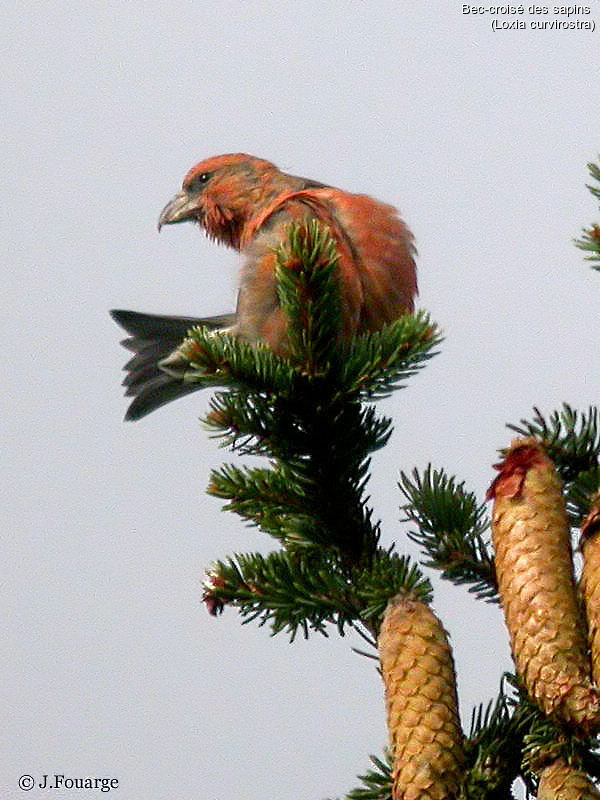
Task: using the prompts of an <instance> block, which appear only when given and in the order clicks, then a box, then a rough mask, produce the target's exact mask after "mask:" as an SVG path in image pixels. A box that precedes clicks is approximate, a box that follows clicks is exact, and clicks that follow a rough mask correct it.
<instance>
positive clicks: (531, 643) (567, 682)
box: [488, 438, 600, 733]
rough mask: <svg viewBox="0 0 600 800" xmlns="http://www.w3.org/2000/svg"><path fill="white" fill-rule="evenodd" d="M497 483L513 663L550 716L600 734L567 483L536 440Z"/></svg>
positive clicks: (510, 458)
mask: <svg viewBox="0 0 600 800" xmlns="http://www.w3.org/2000/svg"><path fill="white" fill-rule="evenodd" d="M497 469H499V470H500V474H499V475H498V476H497V477H496V479H495V480H494V482H493V483H492V485H491V487H490V490H489V492H488V499H489V498H494V499H495V503H494V513H493V518H492V534H493V541H494V549H495V551H496V573H497V578H498V586H499V590H500V597H501V600H502V607H503V609H504V616H505V619H506V625H507V627H508V631H509V634H510V640H511V646H512V652H513V657H514V660H515V663H516V666H517V670H518V672H519V674H520V676H521V677H522V679H523V681H524V683H525V686H526V688H527V691H528V692H529V694H530V696H531V697H532V698H533V700H534V701H535V702H536V703H537V704H538V705H539V706H540V708H541V709H542V711H544V713H546V714H556V715H557V716H559V717H560V718H562V719H563V720H564V721H566V722H569V723H571V724H573V725H575V726H577V727H579V728H580V729H581V730H582V731H583V732H584V733H589V732H590V731H592V730H594V729H597V727H598V724H599V722H600V699H599V696H598V692H597V691H596V689H595V688H594V687H592V685H591V680H590V664H589V661H588V658H587V654H586V641H585V633H584V630H583V625H582V620H581V617H580V613H579V608H578V604H577V599H576V593H575V579H574V575H573V556H572V552H571V544H570V539H569V526H568V522H567V514H566V510H565V503H564V499H563V496H562V484H561V481H560V478H559V477H558V475H557V473H556V470H555V468H554V465H553V463H552V461H551V460H550V459H549V458H548V456H547V455H546V453H545V451H544V450H543V448H542V446H541V445H540V444H539V443H538V442H536V440H535V439H531V438H530V439H517V440H515V441H514V442H513V443H512V445H511V447H510V449H509V452H508V454H507V456H506V459H505V460H504V462H503V463H502V464H499V465H497Z"/></svg>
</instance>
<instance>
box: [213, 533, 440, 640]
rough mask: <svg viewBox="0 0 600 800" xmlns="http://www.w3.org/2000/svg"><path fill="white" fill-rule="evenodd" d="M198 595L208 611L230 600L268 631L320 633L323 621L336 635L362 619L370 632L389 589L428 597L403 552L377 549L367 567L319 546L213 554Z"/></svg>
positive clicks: (427, 585)
mask: <svg viewBox="0 0 600 800" xmlns="http://www.w3.org/2000/svg"><path fill="white" fill-rule="evenodd" d="M204 586H205V592H204V600H205V602H206V603H207V606H208V608H209V610H211V611H212V612H213V613H216V611H220V610H222V608H223V606H225V605H233V606H236V607H237V608H238V609H239V611H240V613H241V615H242V617H244V618H245V619H244V621H245V622H249V621H252V620H255V619H258V621H259V624H260V625H264V624H266V623H267V622H268V623H270V625H271V630H272V633H273V634H276V633H280V632H281V631H286V632H287V633H288V634H289V635H290V639H292V640H293V639H294V638H295V637H296V635H297V632H298V630H301V631H302V633H303V635H304V637H305V638H308V635H309V633H310V631H313V632H317V633H321V634H323V635H325V636H327V635H328V634H327V629H326V626H327V624H331V625H335V626H336V627H337V630H338V633H339V634H340V635H341V636H343V635H344V634H345V632H346V628H347V627H348V626H354V625H355V623H362V624H363V625H365V626H366V627H367V629H368V630H369V631H371V632H372V633H373V632H376V631H377V630H378V627H379V623H380V620H381V617H382V616H383V613H384V611H385V607H386V605H387V603H388V601H389V599H390V597H391V596H393V595H394V594H397V593H399V592H404V593H411V594H412V595H414V596H415V597H419V598H420V599H423V600H424V601H429V600H431V596H432V590H431V584H430V583H429V581H428V580H427V578H425V577H424V576H423V574H422V573H421V571H420V570H419V568H418V567H417V565H416V564H413V563H412V562H411V561H410V559H409V558H408V556H398V555H397V554H396V553H393V552H390V551H387V550H383V549H380V550H378V551H377V553H376V554H375V556H374V557H373V559H372V562H371V566H370V568H365V567H364V566H362V567H353V568H351V569H350V570H348V568H347V566H346V564H345V563H344V562H343V561H342V560H341V559H339V558H336V557H335V555H334V554H332V553H327V551H325V550H324V549H323V548H317V547H315V548H312V549H308V548H306V549H305V550H303V551H294V552H286V551H277V552H273V553H269V555H267V556H263V555H261V554H260V553H249V554H237V555H236V556H235V557H234V558H228V559H226V560H225V561H217V562H215V564H213V566H212V567H211V569H210V570H209V572H208V573H207V576H206V580H205V584H204Z"/></svg>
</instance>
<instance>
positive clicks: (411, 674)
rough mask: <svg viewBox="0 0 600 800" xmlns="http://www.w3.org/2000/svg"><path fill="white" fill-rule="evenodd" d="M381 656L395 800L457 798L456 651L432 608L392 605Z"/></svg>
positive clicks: (406, 602) (460, 757)
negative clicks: (452, 648)
mask: <svg viewBox="0 0 600 800" xmlns="http://www.w3.org/2000/svg"><path fill="white" fill-rule="evenodd" d="M378 647H379V658H380V661H381V669H382V673H383V680H384V682H385V689H386V691H385V695H386V706H387V717H388V729H389V732H390V741H391V746H392V752H393V754H394V767H393V779H394V786H393V793H392V796H393V800H454V798H456V797H458V792H459V789H460V783H461V779H462V767H463V762H464V752H463V737H462V731H461V727H460V720H459V717H458V701H457V696H456V680H455V677H454V663H453V660H452V651H451V649H450V645H449V644H448V639H447V636H446V632H445V631H444V629H443V628H442V626H441V624H440V622H439V620H438V619H437V617H436V616H435V615H434V614H433V612H432V611H431V609H430V608H429V607H428V606H427V605H425V604H424V603H422V602H421V601H420V600H416V599H414V598H411V597H407V596H404V595H398V596H397V597H395V598H394V599H393V600H391V601H390V603H389V604H388V607H387V609H386V612H385V615H384V618H383V622H382V625H381V630H380V631H379V640H378Z"/></svg>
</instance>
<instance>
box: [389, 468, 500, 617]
mask: <svg viewBox="0 0 600 800" xmlns="http://www.w3.org/2000/svg"><path fill="white" fill-rule="evenodd" d="M398 485H399V487H400V490H401V491H402V493H403V495H404V497H405V498H406V500H407V502H406V503H405V504H404V505H403V506H401V510H402V511H403V512H404V518H403V521H408V522H413V523H414V524H416V526H417V529H416V530H411V531H410V532H409V533H408V537H409V538H410V539H411V540H412V541H414V542H416V543H417V544H418V545H420V546H421V548H422V551H423V555H424V557H425V558H426V561H425V562H424V564H425V565H426V566H429V567H434V568H435V569H438V570H440V571H441V574H442V578H445V579H446V580H449V581H452V583H455V584H457V585H461V584H471V585H470V586H469V592H472V593H473V594H475V596H476V597H477V598H478V599H483V600H487V601H488V602H497V599H498V587H497V583H496V572H495V567H494V559H493V556H492V555H491V553H490V544H489V535H488V531H489V518H488V516H487V512H486V510H485V506H484V505H483V504H479V503H478V502H477V499H476V497H475V495H474V494H473V493H472V492H467V491H466V490H465V488H464V483H457V482H456V479H455V478H453V477H449V476H448V475H447V474H446V472H445V471H444V470H433V469H432V467H431V465H430V466H428V467H427V469H426V470H425V472H424V473H423V475H421V474H420V473H419V472H418V470H416V469H415V470H413V473H412V478H411V477H409V476H408V475H407V474H406V473H404V472H401V473H400V482H399V484H398Z"/></svg>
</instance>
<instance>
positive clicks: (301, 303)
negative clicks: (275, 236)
mask: <svg viewBox="0 0 600 800" xmlns="http://www.w3.org/2000/svg"><path fill="white" fill-rule="evenodd" d="M338 260H339V257H338V254H337V250H336V246H335V242H334V240H333V239H332V238H331V236H330V234H329V229H328V228H327V227H326V226H323V225H321V224H319V222H318V221H317V220H316V219H312V220H310V221H309V222H308V223H307V224H298V223H293V224H291V225H290V226H289V229H288V239H287V241H286V242H282V244H281V245H280V246H279V247H278V249H277V267H276V277H277V284H278V294H279V303H280V305H281V309H282V311H283V313H284V314H285V315H286V317H287V318H288V319H290V320H294V321H297V322H299V324H292V325H291V326H290V329H289V335H288V338H289V350H290V353H289V357H290V361H291V362H292V363H293V364H295V365H298V366H299V367H300V369H301V370H302V371H303V372H304V373H305V374H306V375H310V376H314V375H317V374H319V373H320V372H322V371H326V370H327V367H328V364H329V361H330V360H331V358H332V357H333V355H334V353H335V350H336V347H337V345H339V339H340V332H341V330H342V314H341V305H340V295H339V291H338V290H337V275H336V273H337V265H338Z"/></svg>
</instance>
